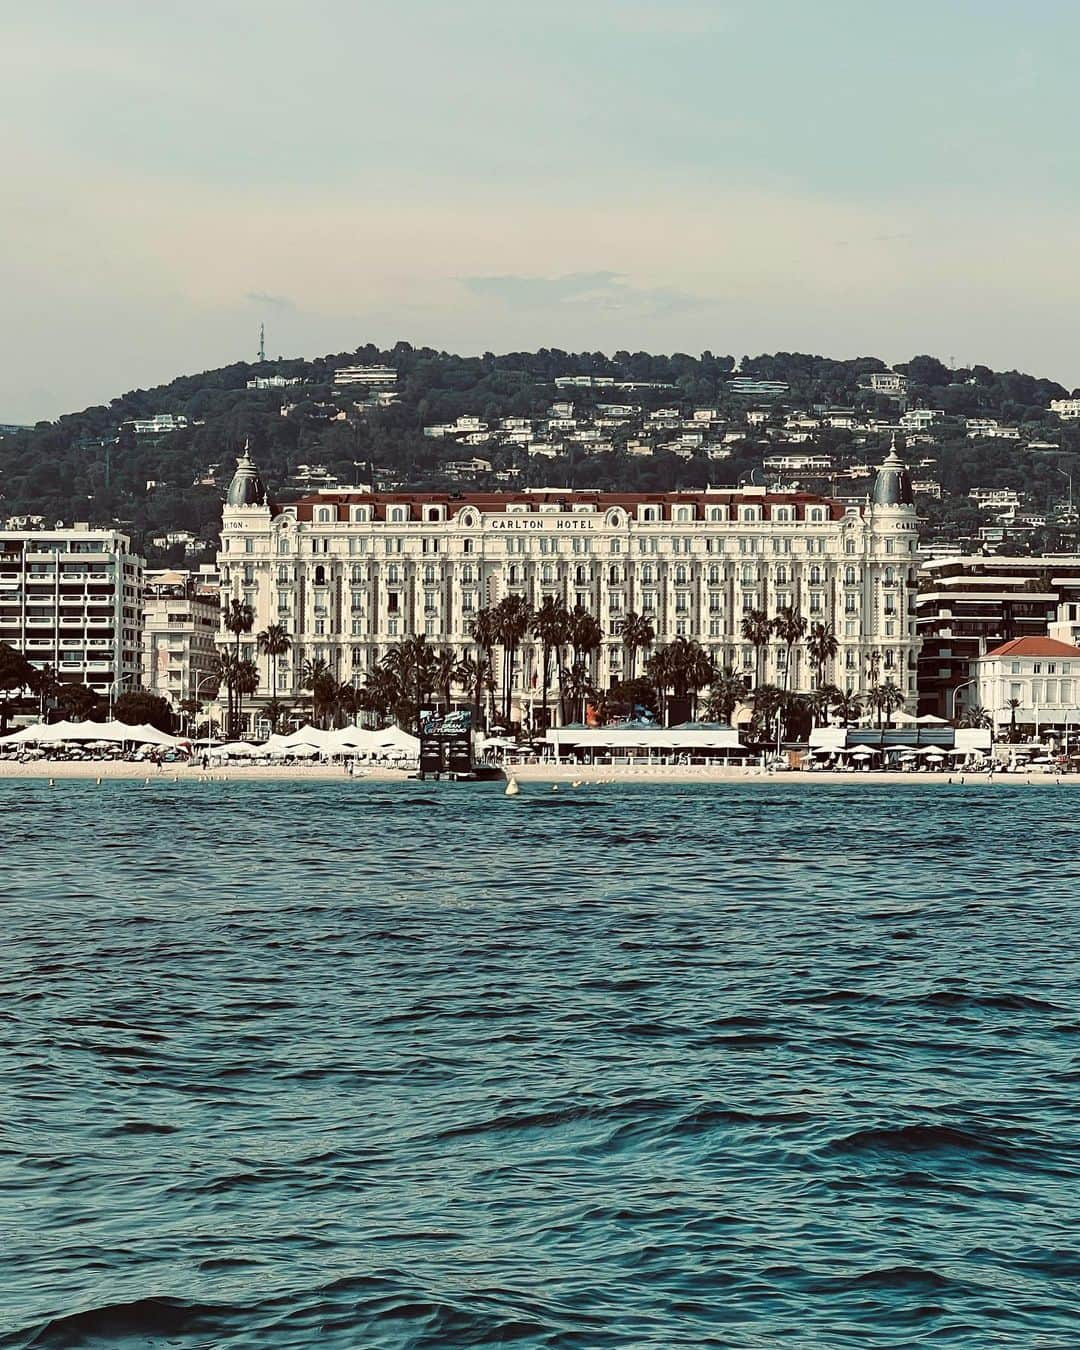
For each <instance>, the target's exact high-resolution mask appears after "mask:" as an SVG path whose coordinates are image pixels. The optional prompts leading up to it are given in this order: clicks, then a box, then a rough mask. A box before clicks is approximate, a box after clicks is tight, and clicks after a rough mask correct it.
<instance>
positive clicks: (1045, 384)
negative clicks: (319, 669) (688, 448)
mask: <svg viewBox="0 0 1080 1350" xmlns="http://www.w3.org/2000/svg"><path fill="white" fill-rule="evenodd" d="M353 364H360V365H372V364H386V365H389V366H392V367H393V368H394V370H395V371H396V373H397V384H396V393H397V400H398V401H397V402H396V403H394V404H392V405H391V406H387V407H373V406H368V407H364V408H358V407H356V406H355V405H356V404H357V403H358V402H363V401H364V399H365V395H364V391H363V390H362V389H360V388H358V387H356V386H346V387H336V386H335V384H334V370H335V369H336V368H338V367H341V366H345V365H353ZM886 369H888V367H886V365H885V363H884V362H883V361H881V360H878V359H876V358H872V357H867V358H860V359H858V360H852V361H834V360H830V359H828V358H826V357H821V356H807V355H800V354H797V353H785V352H779V353H776V354H774V355H771V356H758V357H754V358H750V357H745V356H744V357H742V358H741V359H736V358H733V357H731V356H713V355H712V353H710V352H705V353H703V354H702V355H701V356H698V357H693V356H688V355H683V354H678V353H677V354H675V355H671V356H654V355H650V354H649V353H646V352H637V353H630V352H616V353H615V354H614V355H612V356H610V357H609V356H605V355H604V354H603V353H599V352H593V353H568V352H561V351H554V350H551V351H549V350H540V351H537V352H514V353H508V354H506V355H501V356H495V355H492V354H490V353H489V354H485V355H484V356H482V357H461V356H455V355H452V354H449V353H446V352H436V351H432V350H430V349H427V348H414V347H411V346H410V345H409V344H407V343H399V344H398V345H397V346H396V347H394V348H393V349H392V350H389V351H386V350H380V349H377V348H375V347H373V346H370V345H369V346H366V347H361V348H358V349H357V350H356V351H354V352H348V353H341V354H338V355H335V356H327V357H322V358H318V359H316V360H311V361H306V360H277V361H269V362H266V363H263V364H262V365H253V364H248V363H244V362H241V363H237V364H236V365H232V366H226V367H224V368H222V369H220V370H212V371H207V372H204V373H203V374H200V375H188V376H182V377H180V378H177V379H175V380H173V381H172V382H171V383H170V384H166V385H161V386H159V387H158V388H155V389H148V390H133V391H131V392H130V393H127V394H124V395H122V396H120V397H119V398H115V399H113V400H112V402H111V403H110V404H109V405H108V406H107V407H105V406H103V407H94V408H86V409H84V410H83V411H82V412H78V413H72V414H70V415H68V416H65V417H61V418H60V419H59V420H58V421H56V422H54V423H41V424H39V425H38V426H36V427H35V428H33V429H32V430H22V431H19V430H16V431H9V432H7V433H6V434H3V435H2V437H0V493H2V498H3V499H2V501H0V514H2V515H3V516H5V517H7V516H13V515H27V514H32V515H40V516H43V517H45V519H46V521H47V522H49V523H52V522H53V521H55V520H63V521H65V522H68V523H70V522H71V521H74V520H88V521H90V522H94V523H106V522H112V521H119V522H122V523H123V524H124V525H125V526H126V527H127V528H128V529H130V530H131V532H132V533H133V534H134V535H135V536H136V539H137V541H138V543H139V545H140V547H142V548H144V550H145V551H146V552H147V553H148V555H149V556H151V557H155V556H159V555H160V553H161V551H160V550H159V549H155V548H153V547H152V546H151V545H150V543H149V541H150V539H151V538H152V536H153V535H154V534H155V533H157V532H161V531H166V530H189V531H191V532H192V533H193V534H194V535H195V536H197V537H198V538H202V539H208V540H212V539H214V538H215V536H216V534H217V530H218V525H219V519H220V501H221V495H222V492H223V490H224V486H225V485H226V484H227V482H228V478H229V474H230V472H231V468H232V464H233V460H234V457H235V455H236V454H237V453H238V452H239V451H240V449H241V448H242V447H243V445H244V443H245V441H250V445H251V449H252V453H253V454H254V455H255V457H256V459H257V460H258V462H259V464H260V467H261V468H262V469H263V472H264V474H265V476H266V478H267V480H268V482H269V483H270V484H271V485H272V486H273V487H274V488H275V489H277V490H282V491H284V490H287V488H288V486H289V484H290V483H292V484H293V485H295V484H296V482H297V479H296V475H297V473H298V470H299V469H300V466H303V465H307V466H309V474H308V479H307V480H306V481H313V479H312V473H313V472H314V471H325V477H326V478H328V479H334V478H336V479H337V480H338V481H340V482H343V483H354V482H372V481H374V482H375V483H377V484H378V485H379V486H399V485H400V486H404V485H408V486H415V487H450V486H453V487H459V488H467V487H469V486H473V485H482V486H488V487H490V486H499V485H507V486H508V485H534V486H540V485H559V486H573V487H578V488H616V487H619V488H634V487H643V488H644V487H648V488H655V489H663V488H672V487H695V486H702V485H704V484H706V483H714V484H725V483H734V482H735V481H737V480H738V478H739V477H740V476H742V475H745V474H747V473H750V472H752V471H754V470H755V469H758V470H760V467H761V464H762V459H763V456H765V455H767V454H770V453H776V452H777V451H781V452H782V451H785V450H787V449H789V448H792V449H794V448H797V449H798V450H800V451H817V452H825V453H828V454H831V455H832V456H834V458H835V461H836V463H837V464H838V465H845V464H849V463H854V462H861V461H865V460H867V459H868V458H872V457H874V456H876V455H877V454H878V453H879V452H880V450H881V449H882V448H883V447H884V446H885V445H886V444H887V443H888V434H887V433H886V432H883V431H866V430H862V431H850V430H843V429H839V428H836V427H831V426H823V427H822V428H820V430H817V431H815V432H814V433H813V435H812V436H811V437H810V438H809V441H808V442H805V443H803V444H800V445H799V446H798V447H788V446H786V445H785V444H782V443H780V444H778V443H777V441H776V439H775V435H776V434H779V433H775V432H774V436H773V438H772V439H770V438H769V432H768V429H767V428H766V427H758V428H750V429H749V431H748V434H747V439H745V440H743V441H734V440H733V441H732V442H731V443H730V445H729V457H727V458H724V459H722V460H719V459H718V458H709V457H708V454H707V453H706V449H707V447H702V448H701V450H700V451H699V450H696V449H695V450H694V451H693V452H692V453H691V454H689V455H685V454H684V455H679V454H676V453H672V452H671V451H670V450H665V449H662V448H659V447H658V448H656V449H655V451H654V452H652V453H639V454H637V455H631V454H627V453H626V452H625V449H624V447H625V445H626V444H627V443H628V442H632V441H633V440H634V439H635V437H640V432H641V425H642V423H643V422H646V423H647V422H648V419H649V416H650V414H652V413H655V412H656V410H658V409H671V410H677V411H678V413H679V415H681V416H690V415H692V412H693V410H695V409H715V410H716V411H715V416H714V420H713V422H712V423H711V424H710V430H709V438H707V439H708V440H711V443H712V444H714V445H715V444H717V443H718V438H722V436H723V433H724V432H725V431H731V430H732V429H746V412H747V409H748V408H753V407H759V408H760V407H765V408H768V409H771V410H772V420H773V422H774V424H776V423H778V422H779V421H780V420H781V419H782V417H783V415H784V413H785V412H789V411H790V410H793V409H799V410H803V411H807V412H809V411H810V410H812V409H814V408H815V407H817V408H821V407H825V406H828V407H834V408H835V407H846V408H852V409H855V410H856V412H857V415H858V417H859V419H860V420H861V421H863V422H870V421H875V420H876V421H878V422H888V421H889V420H893V421H895V419H896V418H897V416H898V413H899V412H900V411H902V409H903V408H913V409H917V408H930V409H936V410H939V412H940V413H941V414H942V417H941V418H940V419H939V420H938V421H937V422H936V423H935V425H934V428H933V438H934V441H935V444H933V445H932V446H930V447H929V448H926V447H925V446H923V447H922V448H919V449H918V450H916V448H915V447H914V446H912V447H910V448H909V457H910V458H912V459H915V457H916V455H917V454H918V455H920V456H926V457H929V458H931V459H936V461H937V464H936V467H935V468H932V469H930V470H928V471H927V472H929V473H932V474H933V475H934V476H936V477H937V478H938V479H939V480H940V482H941V485H942V491H943V494H944V500H943V502H942V503H940V504H939V503H929V504H928V505H927V513H928V515H929V516H930V518H931V520H932V521H936V520H940V519H945V518H948V517H949V515H950V513H952V514H953V515H954V516H956V518H957V519H958V520H960V521H963V520H965V519H966V518H967V517H966V516H965V513H967V516H970V508H969V507H968V506H967V505H966V503H961V502H960V500H959V499H960V498H966V494H967V491H968V489H969V487H971V486H991V487H1014V488H1016V489H1018V490H1021V491H1024V492H1026V493H1027V494H1029V500H1030V502H1031V503H1032V504H1033V505H1034V506H1036V507H1041V508H1042V509H1044V510H1045V509H1047V508H1052V507H1053V505H1054V503H1055V502H1056V501H1058V499H1060V498H1061V497H1062V495H1063V493H1064V491H1065V485H1064V480H1063V478H1062V476H1061V475H1060V474H1059V473H1058V471H1057V466H1058V465H1064V466H1065V467H1068V464H1069V462H1070V460H1069V456H1070V455H1072V454H1074V453H1075V452H1077V451H1080V424H1078V423H1064V424H1063V423H1062V422H1060V420H1059V419H1058V418H1057V417H1056V416H1055V415H1053V414H1051V413H1050V412H1049V410H1048V404H1049V402H1050V400H1051V399H1052V398H1061V397H1064V396H1067V394H1068V392H1069V391H1067V390H1065V389H1063V388H1062V387H1061V386H1060V385H1058V384H1055V383H1054V382H1053V381H1050V380H1042V379H1038V378H1035V377H1033V376H1030V375H1025V374H1020V373H1018V372H1015V371H1010V372H995V371H992V370H989V369H988V368H986V367H983V366H976V367H974V368H973V369H949V368H947V367H946V366H945V365H943V364H942V363H941V362H939V361H937V360H935V359H934V358H932V357H928V356H920V357H916V358H914V359H913V360H912V361H910V362H908V363H907V364H905V365H899V366H896V367H894V369H895V370H897V371H898V372H901V373H903V374H905V375H906V376H907V377H908V381H909V384H908V389H907V391H906V397H905V399H904V401H903V402H902V403H898V401H897V400H896V399H890V398H887V397H884V396H882V395H880V394H877V393H875V392H873V391H872V390H870V389H868V388H867V387H866V382H867V377H868V376H869V375H870V374H871V373H873V372H883V371H885V370H886ZM736 374H737V376H738V377H740V378H742V379H744V380H745V379H747V378H750V379H757V380H772V381H780V382H782V383H784V384H786V385H787V386H789V388H788V389H787V390H786V391H783V392H782V393H780V394H775V395H773V396H772V397H771V398H759V397H754V396H748V395H746V394H745V393H743V392H739V391H738V389H737V388H736V386H735V385H733V383H732V380H733V377H734V376H735V375H736ZM274 375H279V376H282V377H284V378H287V379H296V380H299V381H300V383H299V384H297V385H292V386H289V387H286V388H283V389H281V388H275V389H248V387H247V384H248V381H249V380H252V379H254V378H255V377H267V376H274ZM569 376H590V377H593V378H596V377H599V378H605V379H614V380H615V381H616V382H619V383H626V382H651V383H654V384H657V385H661V386H670V387H660V388H644V389H643V388H640V387H638V388H635V389H633V390H631V391H628V392H627V391H620V390H618V389H612V388H573V389H557V388H556V386H555V380H556V379H558V378H560V377H569ZM555 402H572V403H573V404H574V414H575V416H576V417H577V418H578V419H579V420H584V421H589V419H590V418H596V417H598V416H600V414H599V413H598V405H604V404H607V405H611V404H615V403H617V404H625V405H632V406H633V407H634V408H635V409H639V410H640V411H639V412H637V413H635V416H634V418H633V419H631V420H630V422H629V423H624V424H623V425H616V426H614V427H612V428H610V429H609V432H606V433H605V437H606V439H608V440H609V441H610V443H611V446H612V448H611V449H610V450H608V451H606V452H605V453H600V454H598V453H592V452H590V448H589V447H588V446H584V445H576V444H571V445H568V446H567V447H566V450H567V452H566V453H565V454H564V455H561V456H559V457H556V458H549V457H546V456H543V455H539V454H534V455H529V454H528V453H527V450H526V449H525V448H523V447H522V446H520V445H512V444H503V443H498V438H496V440H495V441H494V442H492V443H490V444H487V445H483V446H479V447H478V446H476V445H468V444H466V443H465V442H464V441H463V440H462V438H460V437H450V436H445V437H443V438H439V439H437V438H433V437H431V436H425V434H424V427H426V426H427V427H431V426H433V425H434V426H438V425H440V424H447V423H452V422H454V421H455V420H456V419H457V418H459V417H463V416H470V415H471V416H475V417H477V418H478V419H479V420H480V422H482V423H486V424H488V426H489V427H495V426H496V425H497V424H498V423H499V422H500V420H502V419H506V418H520V419H528V420H530V421H532V422H535V423H537V424H538V425H539V426H543V424H544V419H545V418H546V417H547V416H548V414H549V410H550V408H551V406H552V404H553V403H555ZM283 404H285V405H291V406H289V411H288V415H287V416H283V415H282V405H283ZM163 413H167V414H171V415H172V416H173V417H174V418H177V419H180V418H183V419H186V420H187V425H186V426H183V427H181V428H180V429H179V430H175V431H170V432H167V433H164V434H145V433H144V434H136V432H135V431H134V429H133V428H132V427H130V426H127V427H125V426H123V424H124V423H127V422H130V421H132V420H134V419H144V418H151V417H154V416H155V415H157V414H163ZM971 417H989V418H993V419H996V420H998V421H999V422H1000V423H1001V424H1002V425H1008V426H1009V427H1011V428H1019V430H1020V433H1021V436H1020V439H1019V440H1010V441H1003V440H998V439H994V438H976V439H971V438H969V436H968V434H967V430H966V429H965V424H964V419H966V418H971ZM551 434H552V433H547V432H538V435H540V436H543V435H551ZM661 439H662V438H661ZM1032 441H1034V442H1035V443H1036V447H1038V445H1039V442H1045V443H1050V444H1052V445H1054V446H1055V447H1057V450H1056V451H1055V452H1048V450H1047V449H1046V448H1041V449H1040V448H1036V449H1029V448H1028V447H1029V444H1030V442H1032ZM474 456H476V457H480V458H482V459H483V460H484V461H486V462H488V463H490V466H491V467H490V470H489V469H488V468H487V467H486V464H485V466H478V467H476V468H475V469H474V470H471V471H465V472H463V471H462V470H461V469H458V470H457V471H456V473H448V472H447V469H446V465H447V464H448V463H450V462H454V461H461V460H462V459H468V458H471V457H474ZM508 475H509V476H508ZM315 476H316V477H318V475H317V474H316V475H315ZM199 480H212V481H206V482H200V481H199ZM302 481H305V480H303V479H301V482H302ZM757 481H761V478H760V476H759V478H758V479H757ZM148 485H152V486H148ZM173 552H174V553H175V550H174V551H173Z"/></svg>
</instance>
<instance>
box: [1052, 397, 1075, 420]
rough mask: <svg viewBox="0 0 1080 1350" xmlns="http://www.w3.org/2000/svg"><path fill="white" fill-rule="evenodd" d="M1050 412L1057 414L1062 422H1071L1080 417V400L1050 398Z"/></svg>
mask: <svg viewBox="0 0 1080 1350" xmlns="http://www.w3.org/2000/svg"><path fill="white" fill-rule="evenodd" d="M1050 411H1051V412H1052V413H1057V415H1058V416H1059V417H1060V418H1061V420H1062V421H1063V422H1072V421H1075V419H1076V418H1078V417H1080V398H1052V399H1051V400H1050Z"/></svg>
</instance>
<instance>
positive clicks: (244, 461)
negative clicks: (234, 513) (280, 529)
mask: <svg viewBox="0 0 1080 1350" xmlns="http://www.w3.org/2000/svg"><path fill="white" fill-rule="evenodd" d="M266 504H267V503H266V488H265V486H264V485H263V480H262V479H261V478H260V477H259V471H258V469H257V468H256V467H255V461H254V460H253V459H252V458H251V456H250V455H249V454H248V452H247V448H246V447H245V448H244V453H243V454H242V455H241V456H240V458H239V459H238V460H237V461H236V472H235V473H234V474H233V476H232V482H231V483H230V484H229V491H228V493H227V494H226V497H225V505H226V506H265V505H266Z"/></svg>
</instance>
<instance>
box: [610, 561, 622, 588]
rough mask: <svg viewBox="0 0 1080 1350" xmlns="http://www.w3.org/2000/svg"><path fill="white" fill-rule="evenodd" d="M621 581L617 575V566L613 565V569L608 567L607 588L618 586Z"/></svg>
mask: <svg viewBox="0 0 1080 1350" xmlns="http://www.w3.org/2000/svg"><path fill="white" fill-rule="evenodd" d="M621 581H622V577H621V575H620V574H619V568H618V566H617V565H615V566H613V567H609V568H608V585H609V586H618V585H619V583H620V582H621Z"/></svg>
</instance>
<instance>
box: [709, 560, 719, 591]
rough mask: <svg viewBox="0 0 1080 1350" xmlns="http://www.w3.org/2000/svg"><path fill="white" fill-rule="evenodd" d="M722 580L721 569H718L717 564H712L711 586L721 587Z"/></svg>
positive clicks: (710, 572) (710, 570) (710, 568)
mask: <svg viewBox="0 0 1080 1350" xmlns="http://www.w3.org/2000/svg"><path fill="white" fill-rule="evenodd" d="M720 580H721V578H720V568H719V567H717V565H716V563H712V564H711V566H710V567H709V585H710V586H719V584H720Z"/></svg>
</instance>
